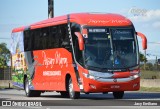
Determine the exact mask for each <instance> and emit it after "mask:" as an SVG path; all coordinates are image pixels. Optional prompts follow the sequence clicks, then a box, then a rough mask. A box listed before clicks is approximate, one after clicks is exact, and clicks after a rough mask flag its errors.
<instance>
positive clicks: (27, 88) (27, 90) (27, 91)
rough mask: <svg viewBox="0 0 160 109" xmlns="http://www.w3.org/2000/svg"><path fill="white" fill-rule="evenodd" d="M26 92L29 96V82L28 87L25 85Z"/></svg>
mask: <svg viewBox="0 0 160 109" xmlns="http://www.w3.org/2000/svg"><path fill="white" fill-rule="evenodd" d="M25 86H26V87H25V90H26V93H27V94H28V93H29V84H28V81H27V82H26V85H25Z"/></svg>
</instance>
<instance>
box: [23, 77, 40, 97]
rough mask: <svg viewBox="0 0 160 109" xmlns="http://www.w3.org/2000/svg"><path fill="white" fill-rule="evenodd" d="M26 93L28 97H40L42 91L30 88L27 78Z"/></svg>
mask: <svg viewBox="0 0 160 109" xmlns="http://www.w3.org/2000/svg"><path fill="white" fill-rule="evenodd" d="M25 93H26V96H27V97H39V96H40V95H41V92H40V91H35V90H30V89H29V81H28V78H26V79H25Z"/></svg>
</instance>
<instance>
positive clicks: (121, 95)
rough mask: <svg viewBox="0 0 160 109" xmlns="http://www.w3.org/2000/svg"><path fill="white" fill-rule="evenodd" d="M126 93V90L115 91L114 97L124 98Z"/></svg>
mask: <svg viewBox="0 0 160 109" xmlns="http://www.w3.org/2000/svg"><path fill="white" fill-rule="evenodd" d="M123 95H124V91H119V92H113V96H114V99H122V98H123Z"/></svg>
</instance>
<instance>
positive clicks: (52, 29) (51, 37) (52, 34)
mask: <svg viewBox="0 0 160 109" xmlns="http://www.w3.org/2000/svg"><path fill="white" fill-rule="evenodd" d="M56 33H57V28H56V27H55V26H54V27H50V34H49V38H48V48H49V49H51V48H55V47H54V43H55V35H56Z"/></svg>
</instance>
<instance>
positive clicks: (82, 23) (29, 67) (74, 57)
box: [11, 13, 147, 99]
mask: <svg viewBox="0 0 160 109" xmlns="http://www.w3.org/2000/svg"><path fill="white" fill-rule="evenodd" d="M137 35H138V36H140V37H141V38H142V46H143V49H146V48H147V39H146V37H145V36H144V35H143V34H142V33H140V32H136V31H135V28H134V26H133V24H132V22H131V21H130V20H129V19H127V18H125V17H124V16H121V15H118V14H110V13H107V14H102V13H75V14H68V15H64V16H60V17H55V18H50V19H47V20H44V21H41V22H38V23H35V24H31V25H29V26H24V27H20V28H15V29H13V31H12V47H11V53H12V71H13V72H12V80H13V85H14V86H16V87H19V88H21V89H24V90H25V92H26V96H28V97H31V96H40V94H41V93H42V92H46V91H57V92H60V93H61V95H62V96H63V97H69V98H72V99H75V98H79V97H80V93H81V92H83V93H86V94H88V93H107V92H113V96H114V98H116V99H120V98H123V95H124V91H136V90H139V88H140V68H139V47H138V40H137Z"/></svg>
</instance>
